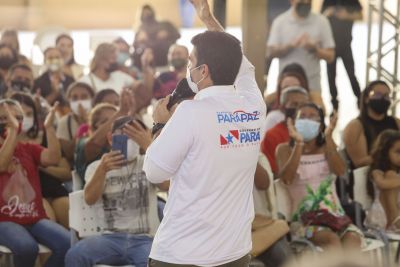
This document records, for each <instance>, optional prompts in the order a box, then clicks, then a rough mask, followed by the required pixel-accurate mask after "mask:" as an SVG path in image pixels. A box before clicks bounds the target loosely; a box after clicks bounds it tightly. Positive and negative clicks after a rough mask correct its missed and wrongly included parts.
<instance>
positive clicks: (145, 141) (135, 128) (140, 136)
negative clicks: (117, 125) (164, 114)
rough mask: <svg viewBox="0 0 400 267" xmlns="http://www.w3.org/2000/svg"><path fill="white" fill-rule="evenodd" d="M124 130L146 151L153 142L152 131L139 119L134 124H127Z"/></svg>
mask: <svg viewBox="0 0 400 267" xmlns="http://www.w3.org/2000/svg"><path fill="white" fill-rule="evenodd" d="M123 132H124V134H126V135H127V136H128V137H129V138H131V139H132V140H133V141H135V142H136V143H137V144H138V145H139V146H140V148H141V149H143V150H144V151H146V150H147V148H148V147H149V146H150V144H151V142H152V136H151V131H150V130H149V129H145V128H143V126H142V125H140V123H138V122H137V121H133V123H132V124H128V123H127V124H125V126H124V129H123Z"/></svg>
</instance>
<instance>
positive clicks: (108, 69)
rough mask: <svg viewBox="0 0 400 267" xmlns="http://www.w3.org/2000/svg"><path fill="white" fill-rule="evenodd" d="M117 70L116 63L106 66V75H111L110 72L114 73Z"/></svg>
mask: <svg viewBox="0 0 400 267" xmlns="http://www.w3.org/2000/svg"><path fill="white" fill-rule="evenodd" d="M117 69H118V63H117V62H114V63H111V64H110V65H108V68H107V69H106V71H107V72H108V73H111V72H114V71H116V70H117Z"/></svg>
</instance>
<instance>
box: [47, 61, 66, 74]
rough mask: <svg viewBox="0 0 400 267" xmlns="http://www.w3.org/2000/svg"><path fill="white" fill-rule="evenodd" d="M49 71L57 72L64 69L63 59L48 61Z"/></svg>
mask: <svg viewBox="0 0 400 267" xmlns="http://www.w3.org/2000/svg"><path fill="white" fill-rule="evenodd" d="M46 65H47V69H48V70H49V71H51V72H57V71H59V70H61V69H62V67H63V65H64V61H63V60H62V59H53V60H49V61H47V64H46Z"/></svg>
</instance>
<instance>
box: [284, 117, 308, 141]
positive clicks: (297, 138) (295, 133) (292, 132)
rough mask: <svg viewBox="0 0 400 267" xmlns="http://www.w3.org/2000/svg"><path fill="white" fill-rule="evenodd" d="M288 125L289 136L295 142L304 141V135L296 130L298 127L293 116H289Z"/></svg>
mask: <svg viewBox="0 0 400 267" xmlns="http://www.w3.org/2000/svg"><path fill="white" fill-rule="evenodd" d="M287 127H288V130H289V136H290V137H291V138H292V139H293V140H294V141H295V142H298V143H302V142H303V141H304V138H303V136H302V135H301V134H300V133H299V132H298V131H297V130H296V127H295V126H294V123H293V120H292V118H288V120H287Z"/></svg>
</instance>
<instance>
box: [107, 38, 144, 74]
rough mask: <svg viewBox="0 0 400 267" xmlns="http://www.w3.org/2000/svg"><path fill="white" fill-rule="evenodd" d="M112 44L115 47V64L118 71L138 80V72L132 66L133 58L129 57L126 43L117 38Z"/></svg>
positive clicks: (128, 47) (129, 48)
mask: <svg viewBox="0 0 400 267" xmlns="http://www.w3.org/2000/svg"><path fill="white" fill-rule="evenodd" d="M113 44H114V45H115V46H116V47H117V63H118V70H120V71H122V72H124V73H126V74H128V75H130V76H131V77H132V78H133V79H137V80H140V79H141V73H140V70H139V69H138V68H137V67H136V66H135V65H134V64H133V58H132V57H131V54H130V50H131V47H130V46H129V44H128V42H127V41H125V39H124V38H122V37H118V38H117V39H115V40H114V41H113Z"/></svg>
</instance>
